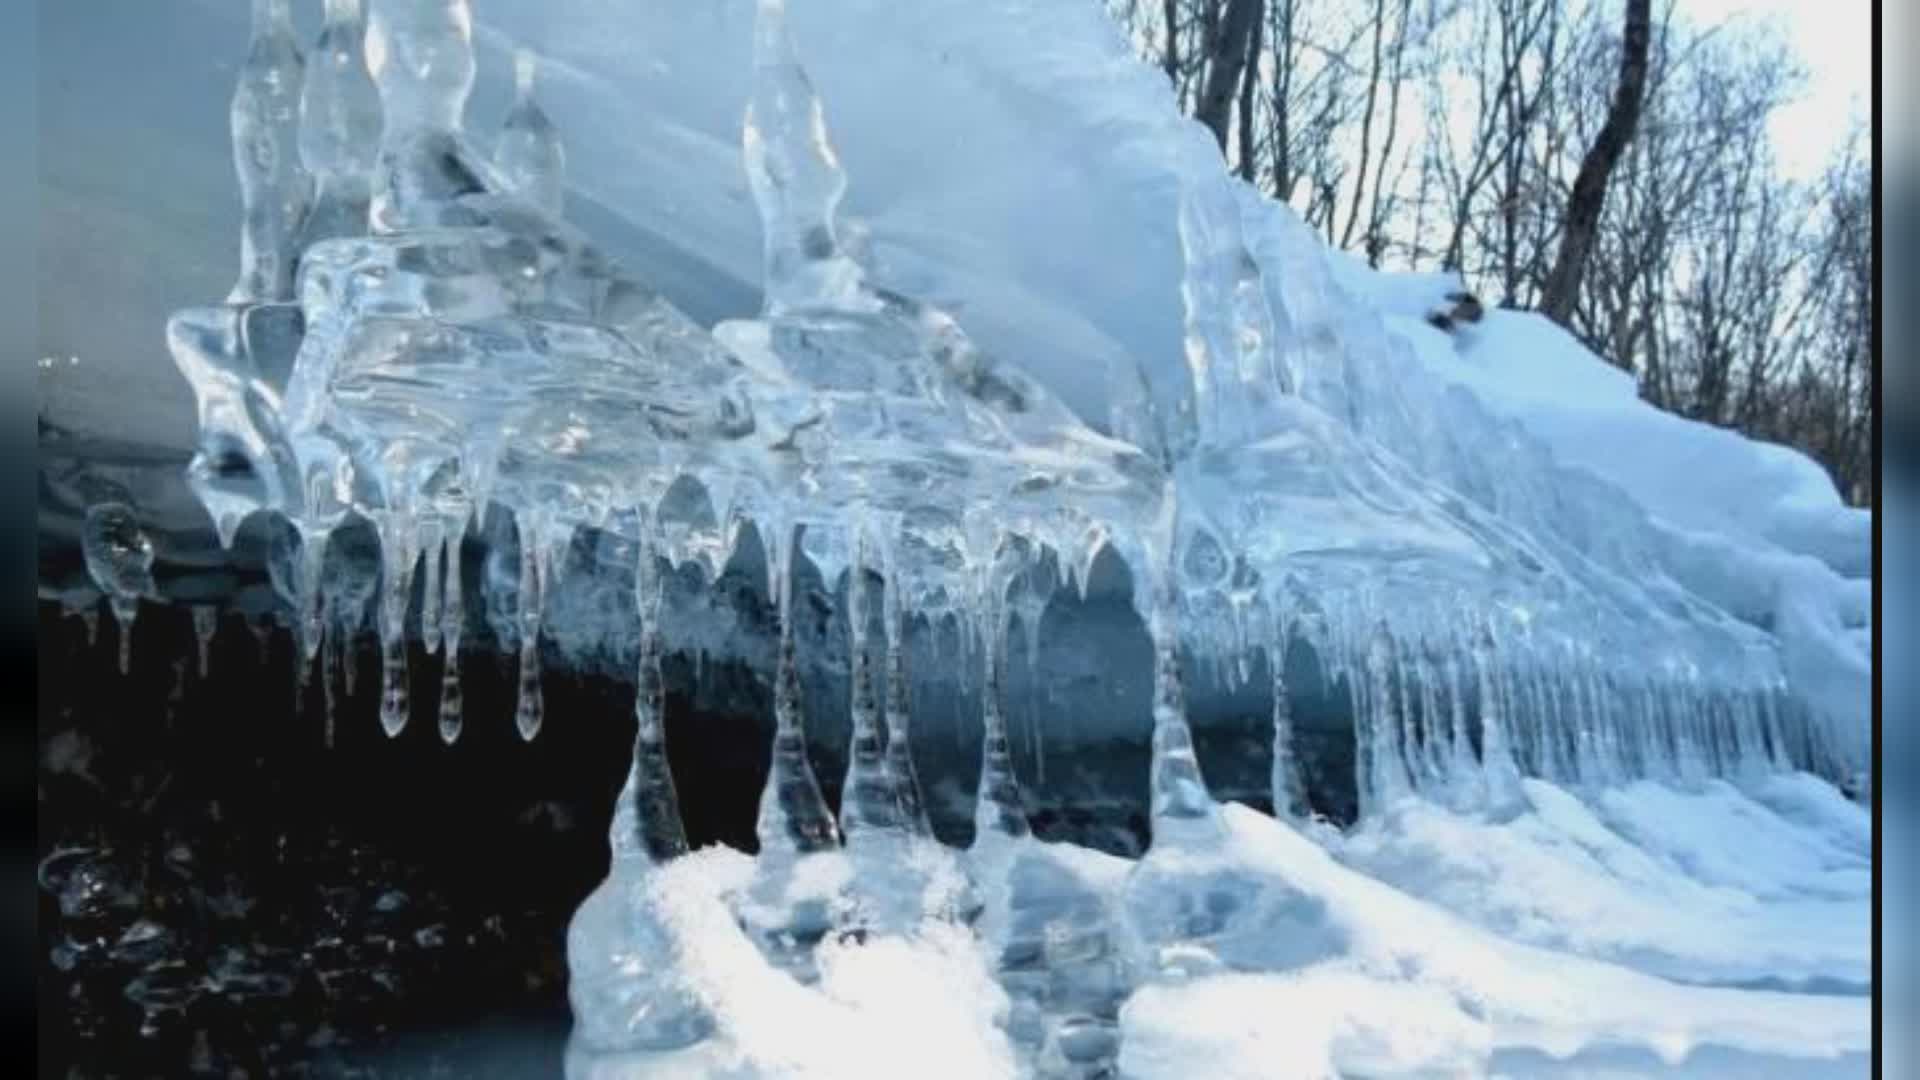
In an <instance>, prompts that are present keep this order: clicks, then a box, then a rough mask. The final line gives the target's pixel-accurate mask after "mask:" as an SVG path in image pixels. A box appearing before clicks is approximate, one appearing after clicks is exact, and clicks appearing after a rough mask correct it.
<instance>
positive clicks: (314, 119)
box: [299, 0, 380, 249]
mask: <svg viewBox="0 0 1920 1080" xmlns="http://www.w3.org/2000/svg"><path fill="white" fill-rule="evenodd" d="M366 41H367V21H366V18H365V15H364V13H363V12H362V10H361V0H326V21H325V23H324V24H323V25H322V27H321V30H320V39H319V40H318V41H316V42H315V43H314V46H313V55H312V57H311V58H310V59H309V62H308V63H307V67H306V81H305V83H304V84H303V85H302V86H301V88H300V142H299V145H300V161H301V164H303V165H305V166H306V169H307V172H308V173H310V174H312V176H313V178H314V193H313V209H312V211H311V213H310V214H309V215H308V218H307V222H306V227H305V228H304V229H302V230H301V234H300V235H301V247H302V248H303V249H304V248H305V247H306V246H307V245H308V244H312V243H315V242H317V241H320V240H326V239H329V238H332V237H336V236H358V235H360V234H362V233H365V232H366V231H367V200H368V198H369V197H370V195H371V185H372V183H373V167H374V163H375V159H376V156H377V155H378V152H379V146H380V95H379V91H378V90H376V89H375V88H374V85H373V76H372V75H371V74H369V73H368V71H367V59H366V54H367V49H366Z"/></svg>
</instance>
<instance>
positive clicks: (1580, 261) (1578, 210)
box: [1540, 0, 1653, 325]
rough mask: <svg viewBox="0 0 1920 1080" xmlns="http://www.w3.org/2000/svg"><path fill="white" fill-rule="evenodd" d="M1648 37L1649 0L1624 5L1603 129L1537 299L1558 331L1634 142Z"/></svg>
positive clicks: (1581, 175) (1643, 91)
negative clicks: (1616, 72) (1618, 166)
mask: <svg viewBox="0 0 1920 1080" xmlns="http://www.w3.org/2000/svg"><path fill="white" fill-rule="evenodd" d="M1652 36H1653V9H1652V3H1651V0H1626V17H1625V29H1624V30H1623V31H1622V34H1621V40H1622V42H1623V46H1622V48H1621V50H1620V81H1619V86H1618V89H1617V90H1616V91H1615V92H1614V96H1613V105H1612V107H1611V108H1609V109H1608V110H1607V120H1606V123H1605V124H1603V125H1601V128H1600V134H1599V136H1598V137H1596V138H1595V139H1594V141H1593V146H1592V147H1591V148H1590V149H1589V150H1588V151H1587V156H1586V158H1585V159H1584V160H1583V161H1582V162H1581V163H1580V172H1579V175H1578V176H1576V177H1575V178H1574V181H1573V193H1572V194H1571V195H1569V196H1568V198H1567V225H1566V228H1565V229H1564V230H1563V231H1562V232H1561V234H1560V253H1559V255H1557V256H1555V257H1554V262H1553V270H1552V271H1551V272H1550V273H1549V274H1548V275H1547V285H1546V288H1545V289H1544V290H1543V293H1542V297H1541V304H1540V310H1541V311H1543V312H1545V313H1546V315H1547V317H1549V318H1551V319H1553V320H1554V321H1555V322H1558V323H1560V324H1562V325H1565V324H1567V323H1568V322H1570V320H1571V315H1572V312H1573V306H1574V302H1575V298H1576V297H1577V296H1578V295H1579V292H1580V277H1581V274H1582V273H1584V272H1585V270H1586V266H1587V253H1588V252H1589V251H1591V250H1592V248H1593V237H1594V231H1595V229H1596V228H1597V227H1598V226H1599V223H1600V211H1601V209H1602V208H1603V207H1604V206H1605V205H1606V200H1607V178H1608V176H1609V175H1610V174H1611V173H1612V172H1613V167H1614V164H1615V163H1616V162H1618V161H1619V160H1620V156H1621V154H1623V153H1625V151H1626V148H1627V144H1628V143H1629V142H1631V141H1632V139H1633V129H1634V127H1635V126H1636V125H1638V124H1639V122H1640V104H1641V101H1642V100H1643V98H1644V97H1645V94H1646V88H1647V47H1648V44H1649V42H1650V41H1651V40H1652Z"/></svg>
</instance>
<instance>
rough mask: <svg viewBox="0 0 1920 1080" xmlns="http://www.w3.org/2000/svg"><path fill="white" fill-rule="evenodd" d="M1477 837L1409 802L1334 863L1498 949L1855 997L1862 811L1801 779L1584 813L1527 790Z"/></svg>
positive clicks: (1652, 789) (1660, 797)
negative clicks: (1485, 932)
mask: <svg viewBox="0 0 1920 1080" xmlns="http://www.w3.org/2000/svg"><path fill="white" fill-rule="evenodd" d="M1524 786H1525V792H1526V798H1527V808H1526V810H1525V811H1524V812H1522V813H1520V814H1517V815H1515V816H1512V817H1510V818H1507V819H1504V820H1499V821H1490V820H1487V819H1486V818H1484V817H1480V816H1477V815H1470V814H1460V813H1456V812H1454V811H1450V810H1448V809H1446V808H1444V807H1440V806H1437V805H1434V804H1433V803H1429V802H1426V801H1423V800H1418V799H1408V800H1406V801H1404V802H1402V803H1400V804H1399V805H1396V806H1394V807H1391V808H1389V809H1388V811H1387V812H1386V814H1385V815H1383V816H1382V817H1381V818H1379V819H1377V820H1375V821H1370V822H1367V823H1366V824H1364V825H1363V826H1361V828H1360V829H1359V830H1357V831H1356V832H1355V833H1354V834H1353V835H1351V836H1349V837H1346V838H1344V839H1343V840H1341V841H1339V842H1337V843H1336V845H1335V847H1334V850H1335V851H1336V853H1337V854H1338V856H1339V858H1340V859H1341V860H1342V861H1343V862H1345V863H1347V864H1348V865H1351V866H1353V867H1355V868H1356V869H1362V870H1364V871H1366V872H1367V873H1369V874H1371V875H1373V876H1375V877H1378V878H1380V879H1381V880H1383V881H1387V882H1391V883H1392V884H1394V885H1396V886H1398V887H1399V888H1401V889H1403V890H1404V891H1406V892H1408V893H1411V894H1413V895H1415V896H1420V897H1423V898H1425V899H1426V900H1428V901H1430V902H1432V903H1435V904H1437V905H1439V906H1441V907H1444V908H1446V909H1447V910H1449V911H1452V912H1454V913H1455V914H1457V915H1459V916H1460V917H1462V918H1464V919H1467V920H1468V921H1470V922H1473V923H1475V924H1476V925H1478V926H1482V927H1485V928H1487V929H1490V930H1493V931H1495V932H1496V933H1499V934H1500V935H1501V936H1503V937H1507V938H1511V939H1514V940H1516V941H1524V942H1527V943H1530V944H1534V945H1540V946H1544V947H1549V948H1554V949H1560V950H1564V951H1566V952H1571V953H1577V954H1580V955H1583V956H1592V957H1596V958H1600V959H1606V960H1611V961H1613V962H1616V963H1619V964H1623V965H1625V966H1628V967H1633V968H1638V969H1640V970H1643V971H1647V972H1650V973H1653V974H1657V975H1661V976H1664V977H1666V978H1669V979H1673V980H1675V981H1679V982H1692V983H1709V984H1761V983H1775V984H1779V985H1782V986H1789V987H1794V988H1801V987H1815V988H1822V987H1824V988H1839V989H1842V990H1859V991H1864V989H1865V988H1866V986H1867V985H1868V984H1869V983H1870V981H1871V967H1872V959H1873V958H1872V942H1871V935H1870V934H1869V933H1868V925H1867V919H1866V914H1867V912H1868V911H1869V910H1870V907H1871V897H1872V892H1871V888H1872V882H1871V865H1870V855H1869V850H1868V848H1867V846H1866V845H1865V843H1864V840H1865V839H1866V837H1865V835H1864V833H1865V830H1866V829H1867V828H1868V826H1869V819H1868V817H1867V813H1866V811H1865V809H1864V808H1862V807H1860V806H1858V805H1856V804H1854V803H1850V802H1847V801H1846V800H1844V799H1841V798H1839V796H1838V794H1837V793H1836V792H1834V791H1833V788H1832V787H1831V786H1830V785H1827V784H1825V783H1822V782H1820V781H1818V780H1816V779H1814V778H1813V777H1809V776H1806V775H1805V774H1797V775H1794V776H1784V777H1779V778H1770V779H1769V780H1768V781H1766V782H1765V785H1764V787H1763V788H1761V789H1760V790H1758V791H1755V792H1752V793H1748V792H1744V791H1742V790H1740V789H1738V788H1735V787H1733V786H1732V785H1729V784H1726V783H1724V782H1720V781H1712V782H1709V783H1708V784H1706V785H1705V786H1704V787H1703V788H1702V789H1701V790H1699V791H1694V792H1682V791H1678V790H1676V789H1672V788H1667V787H1663V786H1661V785H1657V784H1648V783H1638V784H1634V785H1631V786H1628V787H1625V788H1621V789H1617V790H1608V791H1605V792H1602V793H1601V794H1600V795H1599V797H1598V799H1597V803H1596V805H1591V806H1590V805H1588V804H1587V803H1584V802H1582V801H1581V800H1580V799H1578V798H1576V797H1575V796H1573V795H1572V794H1570V793H1569V792H1567V791H1565V790H1563V789H1561V788H1557V787H1554V786H1553V785H1550V784H1545V783H1541V782H1540V781H1537V780H1528V781H1525V785H1524Z"/></svg>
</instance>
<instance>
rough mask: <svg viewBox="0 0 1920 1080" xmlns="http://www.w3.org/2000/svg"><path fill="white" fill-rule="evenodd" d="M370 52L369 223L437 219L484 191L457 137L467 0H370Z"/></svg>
mask: <svg viewBox="0 0 1920 1080" xmlns="http://www.w3.org/2000/svg"><path fill="white" fill-rule="evenodd" d="M366 55H367V70H368V71H369V72H370V73H371V74H372V76H373V82H374V86H375V87H376V88H377V89H378V90H379V93H380V108H381V119H382V125H381V129H380V155H379V161H378V164H377V165H376V166H375V169H374V187H373V193H372V199H371V202H370V203H369V209H368V221H369V224H370V225H371V226H372V228H373V230H374V231H375V232H380V233H390V232H396V231H399V230H401V229H407V228H414V227H425V226H432V225H435V224H438V223H439V219H440V218H441V217H442V216H443V215H444V214H445V213H446V211H447V203H448V202H449V200H452V199H455V198H457V197H459V196H461V195H467V194H473V193H478V192H481V191H484V190H485V189H486V185H485V184H484V182H482V180H481V179H480V177H479V176H478V175H477V174H476V173H475V171H474V166H473V165H472V164H471V163H470V162H469V160H468V159H467V155H466V151H465V149H464V148H463V147H462V145H461V141H460V127H461V114H462V113H463V112H464V111H465V110H466V105H467V97H468V95H469V94H471V93H472V91H473V76H474V62H473V12H472V9H471V7H470V5H469V4H468V0H373V9H372V12H371V13H370V15H369V18H368V20H367V50H366ZM473 490H474V491H475V492H476V493H480V492H484V490H485V489H484V488H483V487H475V488H474V489H473Z"/></svg>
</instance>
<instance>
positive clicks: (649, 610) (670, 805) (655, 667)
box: [620, 543, 687, 862]
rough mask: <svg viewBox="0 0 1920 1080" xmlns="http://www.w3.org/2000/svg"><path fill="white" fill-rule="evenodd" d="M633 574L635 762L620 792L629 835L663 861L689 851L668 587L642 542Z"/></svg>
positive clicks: (651, 551) (650, 550)
mask: <svg viewBox="0 0 1920 1080" xmlns="http://www.w3.org/2000/svg"><path fill="white" fill-rule="evenodd" d="M636 571H637V573H636V574H635V579H634V593H635V600H636V602H637V603H638V606H639V611H640V661H639V679H638V686H637V689H636V693H635V697H634V704H633V718H634V736H633V767H632V769H631V771H630V772H629V773H628V775H627V788H626V790H623V791H622V792H621V793H620V802H621V807H620V812H621V813H623V814H627V815H628V819H627V820H628V821H629V822H630V824H628V825H627V826H626V828H627V829H628V830H629V836H630V837H631V838H632V841H633V842H636V843H637V844H638V845H639V847H640V849H641V850H643V851H645V853H646V855H647V857H648V858H650V859H652V860H654V861H655V862H664V861H665V860H667V859H671V858H674V857H675V856H678V855H684V854H686V851H687V830H686V827H685V826H684V825H683V824H681V820H680V798H679V795H678V793H677V792H676V791H675V789H674V785H673V772H672V770H671V769H670V768H669V767H668V761H667V693H666V680H665V679H664V678H663V677H662V674H661V670H660V659H661V655H662V654H663V653H664V651H665V650H664V648H663V647H662V637H663V635H662V633H661V601H662V596H663V593H664V587H663V585H662V583H661V580H660V572H659V564H658V562H657V561H656V557H655V555H654V552H653V550H652V548H651V547H650V546H649V545H647V544H644V543H643V544H642V545H641V547H640V556H639V561H638V563H637V565H636Z"/></svg>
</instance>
